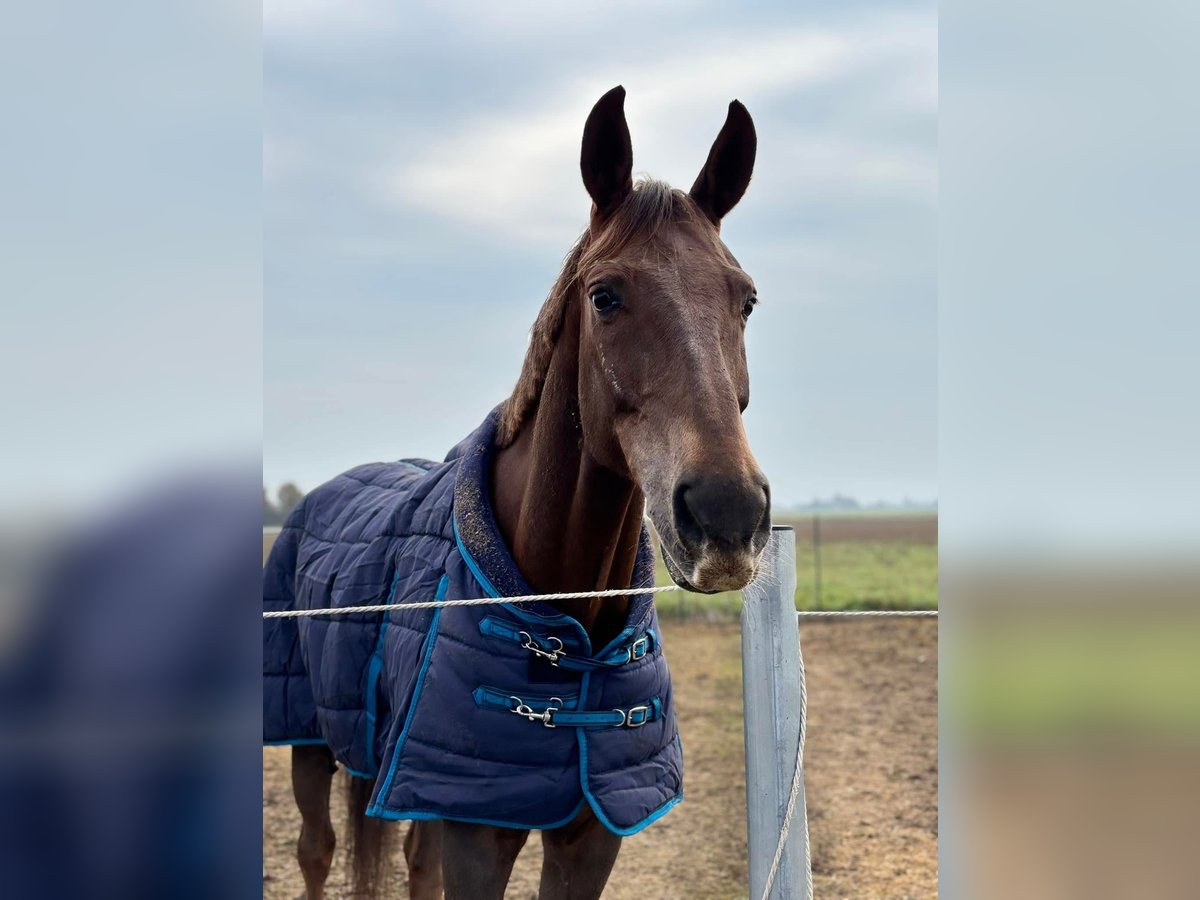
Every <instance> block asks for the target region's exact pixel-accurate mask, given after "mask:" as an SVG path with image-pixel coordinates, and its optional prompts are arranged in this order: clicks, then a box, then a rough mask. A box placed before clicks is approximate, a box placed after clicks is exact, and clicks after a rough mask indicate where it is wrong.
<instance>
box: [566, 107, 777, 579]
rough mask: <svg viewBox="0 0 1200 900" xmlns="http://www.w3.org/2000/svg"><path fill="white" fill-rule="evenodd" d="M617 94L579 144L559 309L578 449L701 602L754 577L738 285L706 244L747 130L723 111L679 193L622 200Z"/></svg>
mask: <svg viewBox="0 0 1200 900" xmlns="http://www.w3.org/2000/svg"><path fill="white" fill-rule="evenodd" d="M624 99H625V91H624V89H623V88H620V87H617V88H614V89H613V90H611V91H609V92H608V93H607V94H605V95H604V96H603V97H602V98H600V100H599V102H598V103H597V104H596V106H595V107H594V108H593V110H592V112H591V114H590V115H589V116H588V120H587V124H586V125H585V127H584V132H583V152H582V159H581V168H582V171H583V182H584V185H585V186H586V187H587V190H588V193H589V194H590V195H591V197H592V200H593V202H594V206H593V207H592V215H591V222H590V227H589V232H588V235H586V236H585V238H584V240H583V241H581V243H580V246H579V248H577V252H578V260H577V263H576V266H575V272H574V278H573V279H571V282H572V285H571V288H570V290H571V292H572V293H573V294H574V296H570V297H568V298H567V302H568V303H571V304H578V308H579V309H580V310H581V313H580V315H581V317H582V318H581V321H580V329H579V414H580V426H581V430H582V432H583V440H584V446H585V447H586V449H587V450H588V452H590V453H591V454H592V456H593V457H594V458H595V459H596V460H597V461H598V462H600V463H601V464H602V465H604V466H606V467H608V468H610V469H613V470H615V471H617V472H621V473H623V474H627V475H628V476H629V477H631V478H632V479H633V480H634V481H635V482H636V483H637V484H638V486H639V487H640V488H641V490H642V493H643V494H644V495H645V497H646V503H647V508H648V511H649V515H650V518H651V520H652V521H653V522H654V526H655V528H656V530H657V531H658V534H659V537H660V539H661V542H662V549H663V556H664V559H665V561H666V564H667V568H668V570H669V571H670V573H671V577H672V578H673V579H674V580H675V581H676V582H677V583H678V584H680V585H681V586H683V587H686V588H689V589H692V590H697V591H703V592H710V593H711V592H715V591H725V590H736V589H738V588H741V587H744V586H745V585H746V584H747V583H748V582H749V581H750V580H751V579H752V578H753V577H754V575H755V572H756V570H757V567H758V561H759V559H760V557H761V555H762V552H763V549H764V547H765V546H766V543H767V538H768V536H769V532H770V493H769V488H768V485H767V480H766V478H765V477H763V474H762V472H761V471H760V470H759V468H758V464H757V463H756V462H755V460H754V455H753V454H752V453H751V452H750V445H749V443H748V442H747V439H746V432H745V429H744V428H743V427H742V412H743V411H744V410H745V409H746V405H747V404H748V403H749V400H750V382H749V376H748V373H747V369H746V348H745V340H744V338H745V329H746V323H747V320H748V319H749V317H750V314H751V313H752V312H753V310H754V306H755V304H756V303H757V297H756V296H755V288H754V282H753V280H752V279H751V278H750V276H749V275H747V274H746V273H745V272H744V271H742V268H741V266H739V265H738V262H737V260H736V259H734V257H733V254H732V253H730V252H729V249H728V248H727V247H726V246H725V244H724V243H723V242H722V240H721V237H720V224H721V219H722V218H723V217H724V216H725V214H726V213H728V212H729V211H730V210H731V209H732V208H733V206H734V205H735V204H736V203H737V202H738V200H740V199H741V197H742V194H743V193H745V190H746V187H747V185H748V184H749V182H750V173H751V170H752V168H753V166H754V155H755V147H756V138H755V133H754V123H753V122H752V121H751V119H750V114H749V113H748V112H746V109H745V107H744V106H742V105H741V104H740V103H738V102H737V101H736V100H735V101H734V102H733V103H731V104H730V105H729V114H728V117H727V119H726V120H725V125H724V127H722V129H721V132H720V134H719V135H718V136H717V139H716V142H715V143H714V144H713V146H712V149H711V151H710V152H709V155H708V160H707V162H706V163H705V164H704V168H703V169H702V170H701V172H700V175H699V177H698V178H697V179H696V183H695V184H694V185H692V188H691V190H690V191H689V192H688V193H686V194H685V193H683V192H682V191H677V190H672V189H671V188H669V187H667V186H666V185H663V184H660V183H657V182H642V183H639V184H638V185H636V186H635V185H634V183H633V180H632V177H631V173H632V170H633V155H632V149H631V145H630V138H629V128H628V126H627V125H626V122H625V113H624Z"/></svg>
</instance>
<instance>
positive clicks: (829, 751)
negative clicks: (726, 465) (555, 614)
mask: <svg viewBox="0 0 1200 900" xmlns="http://www.w3.org/2000/svg"><path fill="white" fill-rule="evenodd" d="M663 631H664V635H663V641H664V646H665V649H666V653H667V657H668V659H669V660H670V663H671V669H672V672H673V675H674V679H675V692H676V700H677V704H678V714H679V724H680V731H681V733H682V736H683V748H684V761H685V775H684V791H685V795H686V799H685V801H684V802H683V803H682V804H681V805H680V806H679V807H677V808H676V809H675V810H673V811H672V812H671V813H669V814H668V815H667V816H666V817H665V818H663V819H661V820H660V821H659V822H657V823H655V824H654V825H652V826H650V828H648V829H647V830H646V831H644V832H642V833H641V834H639V835H636V836H634V837H632V838H628V839H626V841H625V843H624V846H623V848H622V851H621V856H620V858H619V859H618V860H617V865H616V868H615V869H614V870H613V874H612V878H611V879H610V880H609V886H608V889H607V890H606V891H605V895H604V896H605V897H606V898H612V900H633V898H637V900H645V898H647V897H654V898H687V900H702V898H703V900H707V898H731V897H745V896H746V833H745V776H744V769H743V747H742V744H743V735H742V719H741V665H740V646H741V645H740V640H739V637H738V630H737V626H736V625H734V624H722V625H713V624H703V623H698V622H688V621H683V622H679V621H675V622H671V621H668V622H664V623H663ZM802 648H803V651H804V659H805V666H806V669H807V673H808V695H809V699H808V707H809V725H808V744H807V749H806V754H805V756H806V758H805V784H806V788H807V794H808V810H809V822H810V831H811V840H812V858H813V880H814V894H815V896H816V897H818V898H820V900H842V898H845V900H875V898H879V900H910V898H913V900H917V898H920V900H925V898H930V897H936V896H937V821H938V820H937V788H938V780H937V779H938V772H937V622H936V620H934V621H930V620H911V619H910V620H905V619H898V620H858V621H846V620H842V621H832V622H806V623H803V625H802ZM288 753H289V751H288V750H287V749H286V748H278V747H270V748H264V750H263V895H264V897H265V898H269V900H276V898H279V900H282V898H287V900H292V898H295V897H297V896H300V895H301V894H302V893H303V882H302V881H301V878H300V873H299V869H298V868H297V866H296V862H295V858H294V855H293V852H294V850H293V848H294V846H295V840H296V835H297V834H298V832H299V817H298V815H297V813H296V809H295V805H294V803H293V802H292V797H291V786H290V780H289V775H288V773H289V761H288V760H289V756H288ZM334 821H335V823H336V822H340V811H338V810H335V819H334ZM398 827H406V826H403V825H401V826H398ZM540 856H541V848H540V843H539V842H538V841H537V840H536V838H531V840H530V841H529V843H528V844H527V845H526V848H525V850H524V851H523V852H522V854H521V857H520V858H519V859H518V860H517V864H516V867H515V869H514V873H513V879H512V881H511V883H510V886H509V891H508V895H507V896H508V897H511V898H520V900H526V898H532V897H535V896H536V893H537V879H538V870H539V866H540ZM402 870H403V866H402V864H398V865H397V871H398V872H399V874H398V876H397V878H398V883H397V890H396V896H398V897H402V896H405V895H406V894H405V890H404V887H403V878H404V876H403V871H402ZM329 888H330V890H329V896H330V897H333V898H341V897H345V896H347V893H346V879H345V877H344V874H343V860H342V858H341V855H340V854H339V856H338V858H337V859H336V860H335V863H334V871H333V873H332V875H331V876H330V882H329Z"/></svg>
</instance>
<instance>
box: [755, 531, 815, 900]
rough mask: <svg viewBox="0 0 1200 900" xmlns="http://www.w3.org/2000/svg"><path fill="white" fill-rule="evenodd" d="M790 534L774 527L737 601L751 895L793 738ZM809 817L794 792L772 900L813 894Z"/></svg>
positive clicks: (769, 840)
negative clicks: (753, 575)
mask: <svg viewBox="0 0 1200 900" xmlns="http://www.w3.org/2000/svg"><path fill="white" fill-rule="evenodd" d="M795 595H796V535H795V533H794V532H793V531H792V529H791V528H786V527H774V528H772V529H771V540H770V543H769V544H768V545H767V550H766V553H765V555H764V557H763V562H762V570H761V572H760V573H759V576H758V578H756V579H755V580H754V582H753V583H752V584H750V585H748V586H747V587H746V589H745V592H744V598H745V599H744V603H743V605H742V694H743V700H744V703H745V726H746V807H747V809H746V815H747V824H748V835H749V850H750V898H751V900H758V898H760V897H761V896H762V892H763V888H764V887H765V886H766V881H767V874H768V872H769V871H770V868H771V861H772V859H773V858H774V856H775V848H776V846H777V845H778V842H779V833H780V830H781V828H782V826H783V818H784V810H785V809H786V807H787V801H788V796H789V795H790V793H791V788H792V778H793V775H794V773H795V768H794V767H795V764H796V761H797V749H798V747H799V744H800V704H801V700H800V684H801V682H800V679H801V678H802V675H801V671H800V637H799V630H798V627H797V620H796V601H795ZM807 851H808V816H807V814H806V810H805V803H804V785H803V780H801V789H800V794H799V796H798V797H797V800H796V809H795V813H794V815H793V819H792V825H791V830H790V832H789V834H788V840H787V844H786V846H785V847H784V851H783V857H782V859H781V861H780V865H779V873H778V875H777V876H776V879H775V884H774V887H773V888H772V890H771V894H770V897H771V898H772V900H804V898H807V897H811V896H812V888H811V881H812V873H811V872H809V871H808V865H807V863H806V860H807V858H808V852H807Z"/></svg>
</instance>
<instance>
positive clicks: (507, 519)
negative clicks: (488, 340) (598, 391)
mask: <svg viewBox="0 0 1200 900" xmlns="http://www.w3.org/2000/svg"><path fill="white" fill-rule="evenodd" d="M572 332H574V329H573V328H571V327H570V325H568V327H566V328H564V333H563V334H562V335H561V337H560V340H559V343H558V346H556V347H555V351H554V357H553V360H552V362H551V365H550V370H549V373H548V376H547V378H546V382H545V384H544V386H543V388H542V392H541V396H540V398H539V400H538V403H537V407H536V409H535V410H534V411H532V412H531V413H530V415H529V416H528V417H527V419H526V421H525V423H524V424H523V426H522V428H521V431H520V433H519V434H518V435H517V438H516V440H515V441H514V442H513V443H512V444H511V445H510V446H508V447H505V448H503V449H501V450H499V451H497V453H496V458H495V462H494V467H493V470H492V478H491V484H492V503H493V508H494V509H495V513H496V521H497V523H498V524H499V526H500V531H501V533H502V534H503V535H504V538H505V540H506V541H507V542H508V546H509V548H510V549H511V551H512V555H513V560H514V561H515V562H516V564H517V568H519V569H520V570H521V573H522V574H523V575H524V576H525V579H526V580H527V581H528V582H529V583H530V584H531V585H532V586H533V588H534V589H535V590H536V591H538V592H540V593H551V592H559V591H589V590H606V589H609V588H618V587H628V586H629V584H630V581H631V580H632V577H633V569H634V564H635V562H636V559H637V548H638V540H639V537H640V535H641V528H642V512H643V503H644V501H643V497H642V494H641V491H639V490H638V488H637V486H636V485H634V484H633V482H631V481H629V480H628V479H626V478H623V477H621V476H619V475H617V474H615V473H613V472H611V471H610V470H607V469H605V468H604V467H602V466H600V465H599V464H598V463H596V462H595V461H594V460H593V459H592V458H591V457H590V456H589V455H588V454H586V453H584V452H583V450H582V449H581V446H582V440H581V435H580V433H579V430H578V429H579V398H578V383H579V378H578V340H577V338H576V334H577V332H576V333H574V334H573V333H572ZM554 605H555V606H556V607H557V608H558V609H560V610H561V611H562V612H564V613H566V614H567V615H570V616H574V617H575V618H576V619H578V620H579V621H580V622H581V623H582V624H583V626H584V628H585V629H587V631H588V633H589V635H590V636H591V638H592V643H593V646H595V647H596V648H597V649H599V647H600V646H602V645H603V644H605V643H607V642H608V640H610V639H611V638H612V637H613V636H615V635H616V633H617V632H618V631H619V630H620V629H621V627H622V626H623V625H624V622H625V615H626V611H627V602H626V600H625V599H624V598H621V599H620V600H616V601H614V600H599V599H594V598H593V599H590V600H567V601H560V602H558V603H556V604H554Z"/></svg>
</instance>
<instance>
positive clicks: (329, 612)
mask: <svg viewBox="0 0 1200 900" xmlns="http://www.w3.org/2000/svg"><path fill="white" fill-rule="evenodd" d="M682 590H683V588H681V587H679V586H677V585H674V584H664V585H659V586H658V587H649V588H640V589H638V590H633V589H630V588H614V589H611V590H607V591H560V592H559V593H556V594H523V595H521V596H519V597H476V598H473V599H470V600H420V601H417V602H415V603H376V604H372V605H371V606H331V607H321V608H318V609H275V610H268V611H266V612H264V613H263V614H262V617H263V618H264V619H296V618H302V617H309V616H349V615H358V614H364V613H379V612H388V611H390V610H409V609H443V608H445V607H450V606H492V605H496V604H502V603H535V602H537V601H539V600H541V601H551V600H586V599H588V598H592V597H598V598H604V597H628V596H631V595H633V594H663V593H675V592H679V591H682ZM937 614H938V611H937V610H936V609H801V610H797V611H796V615H797V616H799V617H800V618H802V619H836V618H870V617H875V618H878V617H882V616H891V617H897V618H917V617H934V618H936V617H937Z"/></svg>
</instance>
